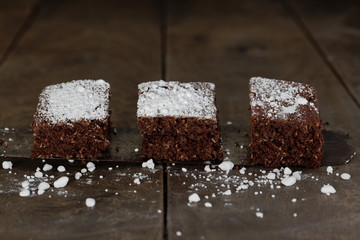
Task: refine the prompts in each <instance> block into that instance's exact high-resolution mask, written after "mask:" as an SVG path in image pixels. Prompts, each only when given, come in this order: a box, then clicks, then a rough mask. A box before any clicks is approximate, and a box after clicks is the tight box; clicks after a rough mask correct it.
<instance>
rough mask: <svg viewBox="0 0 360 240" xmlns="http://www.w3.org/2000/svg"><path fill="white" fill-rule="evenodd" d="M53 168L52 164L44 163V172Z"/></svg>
mask: <svg viewBox="0 0 360 240" xmlns="http://www.w3.org/2000/svg"><path fill="white" fill-rule="evenodd" d="M52 168H53V166H52V165H50V164H47V163H46V164H45V165H44V167H43V171H44V172H46V171H50V170H51V169H52Z"/></svg>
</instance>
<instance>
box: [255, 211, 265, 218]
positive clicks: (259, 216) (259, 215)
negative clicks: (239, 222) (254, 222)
mask: <svg viewBox="0 0 360 240" xmlns="http://www.w3.org/2000/svg"><path fill="white" fill-rule="evenodd" d="M255 215H256V216H257V217H258V218H264V213H262V212H256V213H255Z"/></svg>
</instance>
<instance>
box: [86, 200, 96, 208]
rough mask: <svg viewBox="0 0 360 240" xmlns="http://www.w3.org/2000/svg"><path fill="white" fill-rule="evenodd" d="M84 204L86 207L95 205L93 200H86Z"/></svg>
mask: <svg viewBox="0 0 360 240" xmlns="http://www.w3.org/2000/svg"><path fill="white" fill-rule="evenodd" d="M85 204H86V206H87V207H94V206H95V204H96V201H95V199H93V198H87V199H86V200H85Z"/></svg>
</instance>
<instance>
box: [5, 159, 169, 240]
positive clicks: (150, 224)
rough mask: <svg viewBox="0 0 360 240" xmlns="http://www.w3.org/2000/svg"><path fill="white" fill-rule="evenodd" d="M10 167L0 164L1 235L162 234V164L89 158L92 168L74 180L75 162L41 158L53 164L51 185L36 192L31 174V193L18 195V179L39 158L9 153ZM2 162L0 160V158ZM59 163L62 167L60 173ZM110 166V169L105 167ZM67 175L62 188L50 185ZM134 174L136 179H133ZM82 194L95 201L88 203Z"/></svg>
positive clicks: (135, 236)
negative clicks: (136, 181) (146, 165)
mask: <svg viewBox="0 0 360 240" xmlns="http://www.w3.org/2000/svg"><path fill="white" fill-rule="evenodd" d="M9 160H12V162H13V165H14V166H13V169H12V170H11V173H9V170H5V169H0V204H1V206H2V207H1V209H0V236H1V238H2V239H84V238H86V239H161V238H162V234H163V229H162V223H163V201H162V200H163V189H162V184H163V183H162V179H163V177H162V174H163V173H162V166H161V165H159V166H156V168H155V170H149V169H145V168H142V167H141V164H124V163H123V164H118V163H111V162H95V165H96V169H95V171H93V172H87V173H86V174H84V175H83V176H82V177H81V178H80V179H79V180H75V178H74V175H75V173H76V172H79V171H80V170H81V169H82V168H84V167H85V165H83V164H82V163H81V162H74V163H69V162H68V161H66V160H65V161H59V160H47V161H46V163H48V164H51V165H52V166H53V169H52V170H50V171H47V172H43V173H44V175H45V174H47V175H49V176H51V175H53V176H54V178H50V177H48V179H49V181H48V182H49V184H51V188H50V189H49V190H46V191H45V193H44V194H43V195H37V194H36V192H37V189H36V188H37V186H38V184H39V183H40V182H41V181H42V180H41V179H38V178H35V182H34V183H32V185H30V186H31V188H32V189H34V190H33V191H34V192H35V194H32V195H31V196H29V197H20V196H19V192H20V190H21V183H22V182H23V181H24V180H26V177H25V176H24V175H27V176H33V175H34V173H35V169H36V168H37V167H40V168H42V167H43V166H44V164H45V163H44V162H42V161H41V160H28V159H21V158H16V159H9ZM1 162H2V161H1ZM59 165H62V166H64V167H65V168H66V172H63V173H60V172H58V171H57V170H56V169H57V167H58V166H59ZM109 167H112V168H113V169H112V170H109ZM61 176H68V177H69V178H70V180H69V183H68V184H67V186H66V187H65V188H59V189H57V188H54V187H53V182H54V181H55V180H56V179H58V178H59V177H61ZM101 176H102V178H101ZM136 178H140V182H141V183H140V184H139V185H137V184H134V179H136ZM86 198H94V199H95V200H96V205H95V207H94V208H88V207H86V205H85V200H86Z"/></svg>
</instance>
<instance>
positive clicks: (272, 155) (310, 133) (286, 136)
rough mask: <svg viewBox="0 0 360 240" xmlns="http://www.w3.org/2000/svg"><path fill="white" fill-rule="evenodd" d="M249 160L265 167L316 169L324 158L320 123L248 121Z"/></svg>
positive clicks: (254, 117)
mask: <svg viewBox="0 0 360 240" xmlns="http://www.w3.org/2000/svg"><path fill="white" fill-rule="evenodd" d="M250 128H251V134H250V158H251V163H252V164H264V165H265V166H267V167H280V166H303V167H306V168H316V167H320V165H321V158H322V156H323V151H322V149H321V148H322V144H323V142H324V140H323V136H322V134H321V121H316V122H303V121H285V120H269V119H261V118H258V117H256V116H253V117H251V126H250Z"/></svg>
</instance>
